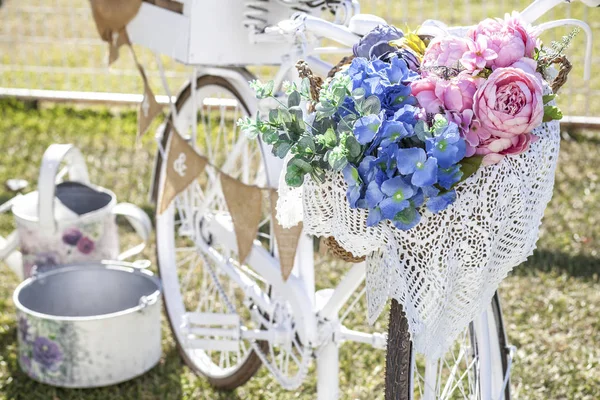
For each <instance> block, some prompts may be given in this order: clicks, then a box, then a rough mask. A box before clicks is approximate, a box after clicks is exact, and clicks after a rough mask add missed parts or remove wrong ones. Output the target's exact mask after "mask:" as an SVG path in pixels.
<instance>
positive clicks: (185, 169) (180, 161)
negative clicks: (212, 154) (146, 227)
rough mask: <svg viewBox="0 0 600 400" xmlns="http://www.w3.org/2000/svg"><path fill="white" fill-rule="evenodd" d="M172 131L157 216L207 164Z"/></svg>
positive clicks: (204, 159) (205, 160)
mask: <svg viewBox="0 0 600 400" xmlns="http://www.w3.org/2000/svg"><path fill="white" fill-rule="evenodd" d="M172 129H173V132H172V133H171V137H170V139H169V146H168V150H167V156H166V158H165V159H164V160H163V161H169V163H168V164H167V165H166V168H167V173H166V176H165V180H164V182H163V186H162V191H161V193H160V201H159V203H158V209H159V211H158V213H159V214H162V213H163V212H164V211H165V210H166V209H167V208H168V207H169V204H171V202H172V201H173V199H174V198H175V196H177V195H178V194H179V193H181V192H182V191H183V190H185V189H186V188H187V187H188V186H189V185H190V184H191V183H192V182H193V181H194V180H195V179H196V178H197V177H198V175H200V174H201V173H202V172H203V171H204V168H206V165H207V164H208V160H207V159H206V158H204V157H203V156H201V155H199V154H198V153H196V151H195V150H194V148H193V147H192V146H190V145H189V143H188V142H187V141H186V140H185V139H184V138H182V137H181V135H179V133H178V132H177V131H176V130H175V128H172Z"/></svg>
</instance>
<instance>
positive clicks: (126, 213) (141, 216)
mask: <svg viewBox="0 0 600 400" xmlns="http://www.w3.org/2000/svg"><path fill="white" fill-rule="evenodd" d="M112 213H113V214H114V215H122V216H123V217H125V218H126V219H127V222H129V224H131V226H132V227H133V229H134V230H135V233H137V235H138V236H139V237H140V238H141V239H142V243H140V244H138V245H137V246H134V247H132V248H131V249H129V250H125V251H124V252H123V253H121V254H119V257H118V259H119V260H120V261H122V260H126V259H128V258H130V257H133V256H135V255H136V254H139V253H140V252H141V251H142V250H144V248H145V247H146V244H147V243H148V242H149V241H150V235H151V234H152V221H150V218H149V217H148V214H146V213H145V212H144V211H143V210H142V209H141V208H139V207H138V206H136V205H135V204H131V203H119V204H117V205H116V206H115V207H114V208H113V209H112Z"/></svg>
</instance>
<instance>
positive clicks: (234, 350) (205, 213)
mask: <svg viewBox="0 0 600 400" xmlns="http://www.w3.org/2000/svg"><path fill="white" fill-rule="evenodd" d="M195 86H196V95H195V98H193V97H192V85H191V84H188V85H187V86H186V87H185V88H184V89H183V90H182V91H181V92H180V94H179V95H178V97H177V101H176V103H175V107H176V111H177V114H176V115H174V116H173V115H171V116H170V117H169V118H170V119H171V123H168V124H166V125H165V126H164V127H163V129H164V131H163V133H162V134H163V137H162V138H163V140H162V146H163V154H164V155H165V156H166V152H165V151H164V150H165V149H164V147H166V143H168V138H169V136H170V135H173V134H174V130H173V126H175V127H177V129H178V131H179V133H180V134H181V135H182V136H183V137H184V138H187V139H188V141H189V142H190V144H192V145H193V146H194V148H195V149H196V150H197V151H198V152H199V153H200V154H203V155H204V156H206V157H207V158H208V159H209V161H210V162H211V163H212V164H213V165H215V166H217V167H219V168H223V169H225V170H226V172H227V173H228V174H229V175H230V176H231V177H233V178H235V179H238V180H240V181H241V182H243V183H245V184H249V185H258V186H265V185H266V177H265V165H264V162H263V159H262V155H261V149H260V144H259V142H257V141H248V140H246V138H245V136H244V134H243V133H242V132H240V130H239V129H238V128H237V126H236V121H237V119H238V118H240V117H243V116H247V115H248V114H249V109H248V107H247V105H246V104H245V103H244V102H243V99H242V98H241V96H240V95H239V93H238V92H237V91H236V89H235V88H234V87H233V86H232V85H231V84H230V83H229V82H228V81H227V80H226V79H223V78H221V77H216V76H202V77H199V78H198V79H197V81H196V85H195ZM193 125H195V129H194V126H193ZM194 135H195V136H196V137H195V138H194ZM173 161H174V160H169V159H161V164H160V168H159V169H158V173H156V174H155V177H154V180H155V181H154V187H156V188H160V187H161V182H163V180H164V179H165V178H164V174H165V172H166V167H165V166H166V165H168V164H169V163H171V162H173ZM268 215H269V214H268V212H266V211H265V212H264V217H265V219H264V220H263V221H262V223H261V227H260V230H259V237H257V240H258V241H260V242H261V243H262V244H263V245H264V246H265V247H266V248H267V249H268V250H270V249H271V247H272V241H271V235H270V219H269V216H268ZM215 218H218V219H220V220H221V221H223V223H225V224H227V223H230V222H231V218H230V216H229V214H228V211H227V205H226V202H225V198H224V195H223V192H222V190H221V187H220V181H219V178H218V176H216V174H215V173H214V171H208V170H207V171H206V172H205V173H204V174H203V175H202V176H200V177H198V179H197V180H196V181H194V182H193V183H192V184H191V185H190V187H188V188H187V189H186V190H184V191H183V192H182V193H180V194H179V195H178V196H177V197H176V198H175V199H174V201H173V203H172V204H171V206H170V207H169V208H168V209H167V210H166V211H165V212H164V213H162V214H160V215H157V219H156V235H157V243H158V244H157V258H158V266H159V272H160V276H161V279H162V281H163V286H164V297H165V306H166V311H167V317H168V319H169V323H170V325H171V330H172V332H173V333H174V338H175V341H176V342H177V345H178V347H179V350H180V352H181V354H182V357H183V359H184V361H185V363H186V364H187V365H188V366H189V367H190V368H191V369H192V370H194V371H195V372H196V373H198V374H201V375H204V376H205V377H206V378H207V379H208V380H209V382H210V383H211V384H212V385H213V386H215V387H217V388H220V389H226V390H231V389H234V388H236V387H238V386H240V385H243V384H244V383H245V382H246V381H248V379H250V378H251V377H252V376H253V375H254V374H255V373H256V371H257V370H258V369H259V368H260V366H261V365H262V363H261V360H260V358H259V357H258V356H257V354H256V352H255V351H254V349H253V346H252V344H251V343H250V342H249V341H247V340H243V339H241V338H234V339H233V340H229V341H228V346H227V347H226V348H225V347H222V346H221V345H220V344H219V343H225V342H226V341H227V340H228V339H231V338H224V337H218V336H212V337H211V336H208V337H203V340H201V341H198V340H196V341H195V342H194V340H190V337H193V335H190V331H189V329H188V327H187V326H186V323H187V318H188V317H189V315H190V314H193V313H196V314H197V315H221V316H223V315H226V316H233V317H234V319H235V318H238V317H239V318H240V320H241V321H242V322H241V323H242V324H243V325H245V326H251V324H252V321H251V319H252V318H251V316H250V314H249V310H248V306H247V304H244V301H245V295H244V292H243V288H241V287H240V285H239V282H236V281H235V280H234V279H231V277H230V276H228V275H227V274H226V273H224V272H223V269H222V264H223V263H228V264H229V265H233V263H234V261H233V260H237V254H235V252H234V251H232V250H231V246H229V247H228V246H225V245H224V244H223V243H217V240H213V238H212V237H211V236H210V234H208V233H206V232H205V230H204V229H203V225H204V224H206V223H207V222H208V220H209V219H215ZM231 239H232V240H233V241H235V236H232V237H231ZM235 268H245V266H240V265H236V266H235ZM262 284H263V285H262V288H263V290H264V292H265V293H268V291H269V286H268V285H267V284H266V283H265V282H262ZM199 342H203V343H202V344H198V343H199ZM259 346H260V344H259Z"/></svg>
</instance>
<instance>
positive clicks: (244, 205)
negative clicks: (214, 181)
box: [221, 173, 262, 264]
mask: <svg viewBox="0 0 600 400" xmlns="http://www.w3.org/2000/svg"><path fill="white" fill-rule="evenodd" d="M221 188H222V189H223V194H224V195H225V202H226V203H227V208H228V209H229V214H230V215H231V219H232V220H233V229H234V230H235V238H236V240H237V247H238V257H239V262H240V264H243V263H244V261H246V258H247V257H248V255H249V254H250V251H251V250H252V244H253V242H254V239H256V235H257V234H258V225H259V224H260V221H261V218H262V191H261V189H260V188H258V187H256V186H248V185H246V184H244V183H242V182H240V181H238V180H237V179H234V178H232V177H230V176H229V175H227V174H223V173H222V174H221Z"/></svg>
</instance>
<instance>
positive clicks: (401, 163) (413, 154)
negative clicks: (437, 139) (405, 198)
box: [396, 147, 438, 187]
mask: <svg viewBox="0 0 600 400" xmlns="http://www.w3.org/2000/svg"><path fill="white" fill-rule="evenodd" d="M396 162H397V165H398V171H400V173H401V174H402V175H410V174H412V178H411V183H412V184H413V185H415V186H418V187H423V186H431V185H433V184H435V183H436V182H437V169H438V166H437V160H436V159H435V158H434V157H429V158H427V155H426V154H425V151H424V150H423V149H421V148H418V147H412V148H408V149H398V151H397V152H396Z"/></svg>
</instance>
